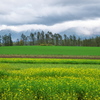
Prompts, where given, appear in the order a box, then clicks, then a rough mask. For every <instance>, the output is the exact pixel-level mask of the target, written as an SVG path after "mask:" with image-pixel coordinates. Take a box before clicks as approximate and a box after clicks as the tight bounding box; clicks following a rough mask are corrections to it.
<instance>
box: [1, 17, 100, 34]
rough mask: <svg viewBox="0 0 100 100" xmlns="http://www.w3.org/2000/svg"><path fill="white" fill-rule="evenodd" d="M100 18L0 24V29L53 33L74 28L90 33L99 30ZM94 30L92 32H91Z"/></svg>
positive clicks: (82, 32) (77, 30)
mask: <svg viewBox="0 0 100 100" xmlns="http://www.w3.org/2000/svg"><path fill="white" fill-rule="evenodd" d="M99 27H100V19H94V20H84V21H83V20H78V21H77V20H76V21H68V22H64V23H59V24H55V25H52V26H46V25H38V24H31V25H28V24H27V25H17V26H7V25H1V26H0V30H3V29H11V30H14V31H17V32H20V31H25V30H32V29H34V30H49V31H52V32H53V33H60V32H62V31H65V30H67V29H70V28H75V31H76V32H77V33H79V34H85V35H91V34H94V33H95V32H99V31H100V29H99ZM93 32H94V33H93Z"/></svg>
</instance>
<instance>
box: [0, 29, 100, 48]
mask: <svg viewBox="0 0 100 100" xmlns="http://www.w3.org/2000/svg"><path fill="white" fill-rule="evenodd" d="M13 45H14V46H23V45H41V46H49V45H55V46H96V47H99V46H100V36H97V37H92V38H89V39H86V38H85V39H81V38H80V37H76V36H75V35H70V36H67V35H66V34H64V35H63V36H62V35H60V34H57V33H55V34H53V33H52V32H49V31H48V32H47V33H45V32H44V31H41V32H34V33H30V34H29V36H26V35H25V34H24V33H22V34H21V36H20V39H17V40H16V41H12V37H11V34H10V33H9V34H8V35H7V34H6V35H4V36H0V46H13Z"/></svg>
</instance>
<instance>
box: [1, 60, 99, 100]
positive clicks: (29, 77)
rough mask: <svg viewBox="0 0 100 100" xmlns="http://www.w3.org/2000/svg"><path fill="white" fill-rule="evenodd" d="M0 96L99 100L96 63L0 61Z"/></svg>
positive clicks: (8, 99) (18, 99)
mask: <svg viewBox="0 0 100 100" xmlns="http://www.w3.org/2000/svg"><path fill="white" fill-rule="evenodd" d="M14 61H16V59H14ZM17 61H18V59H17ZM0 100H100V65H98V64H97V65H95V64H32V63H31V64H26V63H0Z"/></svg>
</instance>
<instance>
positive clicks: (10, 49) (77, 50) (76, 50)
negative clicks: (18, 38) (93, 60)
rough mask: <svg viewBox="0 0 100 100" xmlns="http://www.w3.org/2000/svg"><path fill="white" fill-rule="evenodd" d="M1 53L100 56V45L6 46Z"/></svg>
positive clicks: (0, 50)
mask: <svg viewBox="0 0 100 100" xmlns="http://www.w3.org/2000/svg"><path fill="white" fill-rule="evenodd" d="M0 55H73V56H76V55H77V56H78V55H79V56H100V47H76V46H75V47H74V46H6V47H0Z"/></svg>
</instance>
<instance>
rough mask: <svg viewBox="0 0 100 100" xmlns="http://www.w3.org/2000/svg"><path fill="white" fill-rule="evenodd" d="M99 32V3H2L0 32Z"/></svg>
mask: <svg viewBox="0 0 100 100" xmlns="http://www.w3.org/2000/svg"><path fill="white" fill-rule="evenodd" d="M71 28H74V29H75V31H76V32H78V33H83V34H87V35H90V34H93V33H95V32H98V33H99V32H100V0H0V30H3V29H12V30H15V31H18V32H19V31H24V30H31V29H35V30H37V29H42V30H50V31H52V32H57V33H59V32H62V31H65V30H67V29H71Z"/></svg>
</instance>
